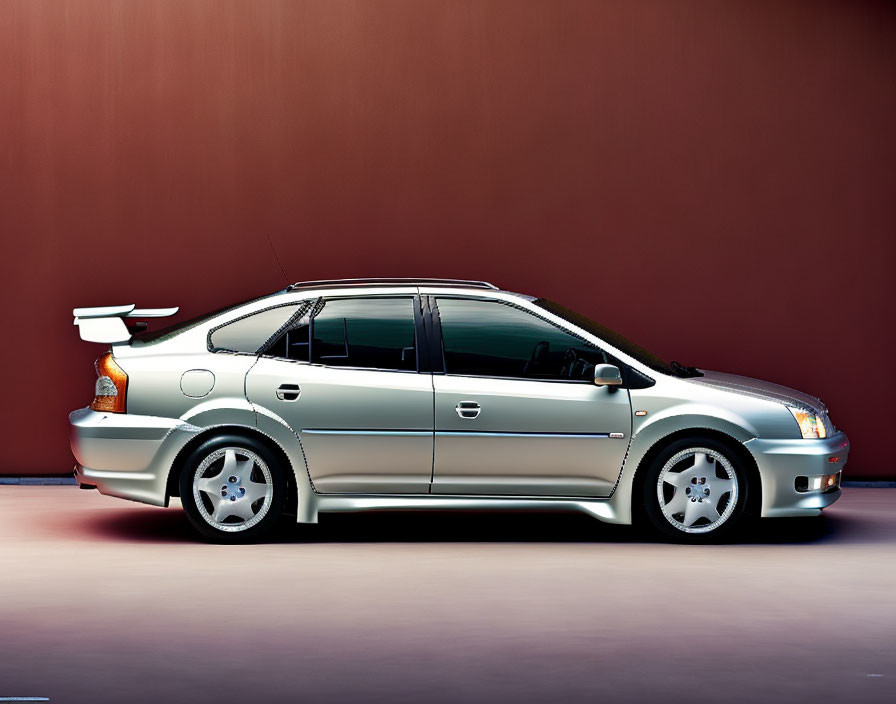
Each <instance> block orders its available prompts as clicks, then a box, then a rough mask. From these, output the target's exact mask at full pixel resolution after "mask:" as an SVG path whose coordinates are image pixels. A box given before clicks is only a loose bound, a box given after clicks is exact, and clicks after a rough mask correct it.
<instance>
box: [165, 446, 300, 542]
mask: <svg viewBox="0 0 896 704" xmlns="http://www.w3.org/2000/svg"><path fill="white" fill-rule="evenodd" d="M180 500H181V504H183V507H184V512H185V513H186V514H187V518H188V519H189V521H190V524H191V525H192V526H193V528H195V529H196V530H197V531H198V532H199V533H200V535H202V537H203V538H205V539H207V540H209V541H211V542H217V543H250V542H256V541H258V540H259V539H260V538H261V537H262V536H263V535H265V534H266V533H267V532H268V531H269V530H270V529H271V528H272V527H273V526H274V525H275V524H276V523H277V521H278V520H279V518H280V516H281V514H282V513H283V507H284V504H285V501H286V476H285V474H284V470H283V467H281V465H280V462H279V461H278V460H277V457H276V456H275V455H274V453H273V452H271V451H270V450H269V449H268V447H267V446H265V445H264V444H262V443H261V442H259V441H257V440H254V439H253V438H250V437H246V436H242V435H233V434H228V435H219V436H217V437H214V438H210V439H209V440H206V441H205V442H203V443H202V444H201V445H199V446H198V447H197V448H196V449H195V450H193V452H191V453H190V455H189V457H187V460H186V462H185V463H184V466H183V468H182V469H181V473H180Z"/></svg>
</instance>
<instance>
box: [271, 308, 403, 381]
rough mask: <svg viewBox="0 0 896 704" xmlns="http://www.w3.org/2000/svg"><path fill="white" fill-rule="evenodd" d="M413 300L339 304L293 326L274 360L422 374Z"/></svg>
mask: <svg viewBox="0 0 896 704" xmlns="http://www.w3.org/2000/svg"><path fill="white" fill-rule="evenodd" d="M413 300H414V299H413V298H410V297H404V298H333V299H329V300H324V301H322V302H321V304H319V305H317V306H315V309H314V310H313V311H312V312H311V315H310V316H309V315H306V316H304V317H302V318H300V319H298V320H296V321H294V322H293V323H292V324H290V326H289V329H288V330H287V331H286V332H285V333H284V334H283V336H282V337H281V338H280V339H279V340H277V341H276V343H275V344H274V345H272V346H271V347H270V348H269V349H268V350H267V352H268V354H273V355H276V356H279V357H287V358H288V359H295V360H300V361H311V362H314V363H315V364H326V365H329V366H342V367H364V368H369V369H401V370H410V371H414V370H416V369H417V346H416V343H415V335H414V308H413Z"/></svg>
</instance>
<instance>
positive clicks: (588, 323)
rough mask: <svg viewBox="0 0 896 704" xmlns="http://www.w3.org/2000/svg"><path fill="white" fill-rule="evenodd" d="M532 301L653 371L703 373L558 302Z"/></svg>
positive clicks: (677, 374)
mask: <svg viewBox="0 0 896 704" xmlns="http://www.w3.org/2000/svg"><path fill="white" fill-rule="evenodd" d="M533 303H535V305H537V306H539V307H540V308H544V309H545V310H546V311H549V312H551V313H553V314H554V315H557V316H559V317H561V318H563V319H564V320H568V321H569V322H571V323H572V324H573V325H577V326H579V327H580V328H582V329H583V330H587V331H588V332H590V333H592V334H593V335H597V336H598V337H599V338H600V339H601V340H605V341H606V342H608V343H609V344H611V345H613V347H615V348H616V349H618V350H621V351H622V352H625V354H627V355H628V356H629V357H632V358H634V359H637V360H638V361H639V362H641V363H642V364H646V365H647V366H648V367H650V368H651V369H653V370H654V371H657V372H661V373H663V374H668V375H670V376H678V377H692V376H703V374H702V373H700V372H699V371H697V370H696V369H695V368H694V367H686V366H685V365H683V364H680V363H679V362H667V361H666V360H664V359H662V358H661V357H657V356H656V355H655V354H654V353H653V352H650V351H648V350H645V349H644V348H643V347H641V346H640V345H636V344H635V343H634V342H632V341H631V340H628V339H626V338H624V337H623V336H622V335H620V334H619V333H618V332H615V331H613V330H610V328H608V327H604V326H603V325H601V324H600V323H597V322H595V321H593V320H591V318H586V317H585V316H584V315H582V314H581V313H576V312H575V311H574V310H570V309H569V308H567V307H566V306H561V305H560V304H559V303H554V301H549V300H548V299H547V298H537V299H536V300H535V301H533Z"/></svg>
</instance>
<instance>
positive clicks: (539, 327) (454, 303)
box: [437, 298, 607, 381]
mask: <svg viewBox="0 0 896 704" xmlns="http://www.w3.org/2000/svg"><path fill="white" fill-rule="evenodd" d="M437 303H438V309H439V318H440V320H441V322H442V345H443V351H444V355H445V371H446V372H447V373H448V374H458V375H464V376H498V377H510V378H520V379H549V380H554V379H556V380H573V381H584V380H587V381H591V380H593V377H594V365H595V364H601V363H604V362H606V361H607V358H606V355H605V354H604V353H603V352H602V351H601V350H600V349H598V348H597V347H595V346H594V345H592V344H591V343H589V342H586V341H585V340H583V339H581V338H579V337H577V336H575V335H573V334H572V333H569V332H567V331H565V330H562V329H561V328H558V327H557V326H555V325H553V324H551V323H549V322H547V321H546V320H542V319H541V318H538V317H536V316H534V315H532V314H531V313H528V312H527V311H524V310H521V309H519V308H516V307H514V306H511V305H508V304H505V303H500V302H498V301H482V300H472V299H462V298H438V299H437Z"/></svg>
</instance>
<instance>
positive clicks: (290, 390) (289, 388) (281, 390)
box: [277, 384, 302, 401]
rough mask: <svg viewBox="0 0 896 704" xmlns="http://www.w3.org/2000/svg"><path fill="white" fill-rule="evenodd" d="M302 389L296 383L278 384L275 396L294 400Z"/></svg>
mask: <svg viewBox="0 0 896 704" xmlns="http://www.w3.org/2000/svg"><path fill="white" fill-rule="evenodd" d="M300 393H302V390H301V389H300V388H299V385H298V384H280V386H278V387H277V398H279V399H280V400H281V401H295V400H297V399H298V398H299V394H300Z"/></svg>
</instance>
